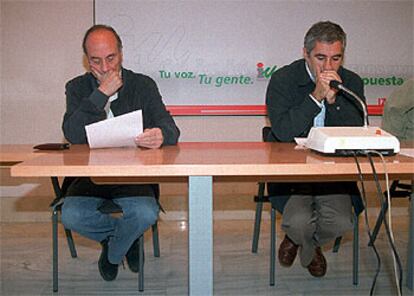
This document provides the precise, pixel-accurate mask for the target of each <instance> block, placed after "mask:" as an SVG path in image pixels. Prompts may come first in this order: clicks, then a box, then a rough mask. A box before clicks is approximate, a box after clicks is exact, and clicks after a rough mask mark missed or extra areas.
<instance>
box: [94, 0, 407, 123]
mask: <svg viewBox="0 0 414 296" xmlns="http://www.w3.org/2000/svg"><path fill="white" fill-rule="evenodd" d="M413 3H414V2H413V1H398V0H397V1H395V0H394V1H375V0H371V1H361V0H349V1H327V0H325V1H311V0H307V1H306V0H304V1H260V0H239V1H212V0H204V1H178V0H170V1H157V0H154V1H136V0H135V1H134V0H119V1H110V0H95V23H97V24H98V23H99V24H108V25H111V26H113V27H114V28H115V30H116V31H117V32H118V33H119V34H120V36H121V39H122V40H123V45H124V47H123V52H124V67H126V68H129V69H132V70H133V71H135V72H139V73H144V74H146V75H149V76H150V77H152V78H153V79H154V80H155V81H156V82H157V84H158V86H159V89H160V92H161V94H162V95H163V98H164V101H165V103H166V105H167V106H168V108H169V109H170V110H171V111H172V113H173V114H175V115H186V114H187V115H190V114H200V115H212V114H223V115H226V114H231V115H234V114H265V106H264V104H265V94H266V87H267V84H268V82H269V78H270V76H271V74H272V73H273V72H274V71H277V69H279V68H280V67H282V66H284V65H286V64H290V63H291V62H292V61H294V60H296V59H300V58H302V48H303V38H304V35H305V33H306V31H307V30H308V29H309V28H310V26H311V25H312V24H314V23H316V22H318V21H321V20H330V21H333V22H336V23H338V24H340V25H341V26H342V28H343V29H344V31H345V32H346V33H347V37H348V44H347V47H346V51H345V63H344V66H345V67H346V68H348V69H350V70H353V71H354V72H356V73H358V74H359V75H360V76H361V77H362V79H363V81H364V84H365V94H366V97H367V100H368V105H369V110H370V113H371V114H376V112H377V113H378V114H381V111H382V108H381V104H383V102H384V100H385V99H386V97H387V96H388V95H389V94H390V93H391V92H392V90H393V89H395V88H396V87H398V86H400V85H402V84H403V82H404V81H405V80H406V79H407V78H410V77H412V76H413V69H414V66H413V65H414V56H413V52H414V49H413V43H414V40H413V25H414V24H413V9H414V8H413Z"/></svg>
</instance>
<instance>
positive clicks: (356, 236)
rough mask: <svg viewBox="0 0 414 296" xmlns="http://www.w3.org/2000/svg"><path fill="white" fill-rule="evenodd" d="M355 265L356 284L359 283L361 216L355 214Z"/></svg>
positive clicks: (353, 267) (353, 275)
mask: <svg viewBox="0 0 414 296" xmlns="http://www.w3.org/2000/svg"><path fill="white" fill-rule="evenodd" d="M353 249H354V250H353V264H352V265H353V266H352V277H353V284H354V285H355V286H356V285H358V284H359V275H358V271H359V216H358V215H356V214H354V244H353Z"/></svg>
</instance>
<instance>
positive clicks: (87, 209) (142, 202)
mask: <svg viewBox="0 0 414 296" xmlns="http://www.w3.org/2000/svg"><path fill="white" fill-rule="evenodd" d="M103 201H104V199H102V198H99V197H90V196H68V197H65V202H64V203H63V207H62V223H63V225H64V226H65V227H66V228H67V229H71V230H73V231H76V232H77V233H79V234H80V235H82V236H85V237H87V238H89V239H92V240H95V241H98V242H101V241H103V240H104V239H106V238H109V242H108V260H109V262H111V263H112V264H119V263H121V261H122V259H123V258H124V256H125V254H126V253H127V252H128V250H129V248H130V247H131V245H132V244H133V242H134V241H135V240H136V239H137V238H138V237H140V236H141V235H142V234H143V233H144V232H145V231H146V230H147V229H148V228H149V227H150V226H151V225H153V224H154V223H155V222H156V221H157V218H158V212H159V206H158V203H157V201H156V200H155V198H154V197H147V196H139V197H137V196H133V197H122V198H115V199H113V202H114V203H116V204H118V205H119V206H120V207H121V208H122V212H123V214H122V215H121V216H120V217H113V216H111V215H110V214H103V213H101V212H100V211H99V210H98V209H97V208H98V207H99V206H100V205H101V204H102V202H103Z"/></svg>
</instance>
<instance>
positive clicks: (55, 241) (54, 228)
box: [52, 208, 58, 292]
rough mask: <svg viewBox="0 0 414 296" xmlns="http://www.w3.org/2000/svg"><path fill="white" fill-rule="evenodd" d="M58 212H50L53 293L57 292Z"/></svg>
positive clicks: (55, 210)
mask: <svg viewBox="0 0 414 296" xmlns="http://www.w3.org/2000/svg"><path fill="white" fill-rule="evenodd" d="M57 228H58V212H57V209H56V208H54V209H53V212H52V249H53V258H52V278H53V292H57V291H58V229H57Z"/></svg>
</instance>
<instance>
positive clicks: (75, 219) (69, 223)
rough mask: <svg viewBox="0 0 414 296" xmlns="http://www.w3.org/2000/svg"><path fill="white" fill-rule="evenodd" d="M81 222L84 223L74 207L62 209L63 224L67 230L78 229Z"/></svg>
mask: <svg viewBox="0 0 414 296" xmlns="http://www.w3.org/2000/svg"><path fill="white" fill-rule="evenodd" d="M79 221H82V217H81V216H80V214H79V211H77V210H76V209H74V208H72V207H65V205H63V207H62V215H61V222H62V224H63V225H64V226H65V228H67V229H77V225H78V223H79Z"/></svg>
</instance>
